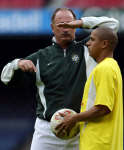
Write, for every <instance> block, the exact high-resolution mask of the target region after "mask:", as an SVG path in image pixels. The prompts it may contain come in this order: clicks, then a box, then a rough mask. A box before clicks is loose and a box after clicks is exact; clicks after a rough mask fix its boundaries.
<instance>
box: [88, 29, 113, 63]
mask: <svg viewBox="0 0 124 150" xmlns="http://www.w3.org/2000/svg"><path fill="white" fill-rule="evenodd" d="M99 34H100V33H99V31H98V30H97V29H96V30H94V31H93V32H92V33H91V35H90V40H89V41H88V42H87V43H86V45H87V47H88V49H89V55H90V56H91V57H93V58H94V59H95V60H96V62H98V63H99V62H101V61H102V60H103V59H104V58H105V57H113V51H112V50H111V49H110V48H109V41H108V40H101V39H100V37H99Z"/></svg>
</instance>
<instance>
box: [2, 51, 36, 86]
mask: <svg viewBox="0 0 124 150" xmlns="http://www.w3.org/2000/svg"><path fill="white" fill-rule="evenodd" d="M24 59H27V60H31V61H32V62H33V63H34V65H36V59H37V53H34V54H31V55H29V56H27V57H26V58H24ZM19 60H20V59H15V60H13V61H11V62H9V63H8V64H6V65H5V66H4V68H3V70H2V73H1V81H2V82H3V83H4V84H6V85H7V84H8V83H9V82H12V81H16V82H17V81H19V80H20V83H21V84H22V83H23V82H22V81H24V80H27V79H28V76H30V77H31V76H32V75H31V73H29V72H26V73H25V72H23V71H21V70H20V69H19V67H18V61H19ZM18 76H19V77H18ZM26 76H27V77H26ZM33 76H34V75H33ZM30 77H29V78H30ZM13 78H14V79H16V80H13ZM33 78H34V77H33ZM17 79H18V80H17ZM21 79H22V80H21Z"/></svg>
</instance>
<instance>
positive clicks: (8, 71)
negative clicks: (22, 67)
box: [1, 59, 20, 85]
mask: <svg viewBox="0 0 124 150" xmlns="http://www.w3.org/2000/svg"><path fill="white" fill-rule="evenodd" d="M19 60H20V59H15V60H13V61H12V62H9V63H8V64H7V65H5V66H4V68H3V70H2V73H1V81H2V82H3V83H4V84H6V85H7V84H8V83H9V82H10V81H11V79H12V77H13V75H14V72H15V70H18V61H19Z"/></svg>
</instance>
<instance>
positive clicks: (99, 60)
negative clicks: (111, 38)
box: [96, 53, 113, 63]
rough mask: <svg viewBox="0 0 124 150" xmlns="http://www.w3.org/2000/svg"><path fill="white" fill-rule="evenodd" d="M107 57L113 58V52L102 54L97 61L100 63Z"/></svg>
mask: <svg viewBox="0 0 124 150" xmlns="http://www.w3.org/2000/svg"><path fill="white" fill-rule="evenodd" d="M105 58H113V53H109V54H104V55H101V56H100V57H99V58H98V59H97V60H96V61H97V62H98V63H100V62H101V61H103V60H104V59H105Z"/></svg>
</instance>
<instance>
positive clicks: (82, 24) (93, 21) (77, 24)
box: [58, 17, 119, 32]
mask: <svg viewBox="0 0 124 150" xmlns="http://www.w3.org/2000/svg"><path fill="white" fill-rule="evenodd" d="M58 26H60V27H65V28H86V29H93V28H96V27H98V26H104V27H109V28H111V29H113V30H115V31H116V32H117V31H118V29H119V21H118V20H116V19H114V18H109V17H82V18H81V19H80V20H74V21H72V22H69V23H60V24H58Z"/></svg>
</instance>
